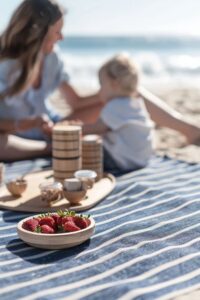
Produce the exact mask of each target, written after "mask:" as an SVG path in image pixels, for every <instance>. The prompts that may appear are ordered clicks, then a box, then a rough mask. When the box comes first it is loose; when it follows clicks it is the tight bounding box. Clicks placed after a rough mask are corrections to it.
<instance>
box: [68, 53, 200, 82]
mask: <svg viewBox="0 0 200 300" xmlns="http://www.w3.org/2000/svg"><path fill="white" fill-rule="evenodd" d="M113 54H114V53H111V52H110V53H109V52H107V53H102V54H97V55H91V53H90V54H83V53H82V54H80V53H79V54H74V55H73V54H70V53H67V52H65V53H64V55H63V58H64V61H65V65H66V69H67V72H68V73H69V76H70V78H71V82H72V83H73V84H74V85H76V86H79V87H86V88H97V87H99V83H98V70H99V68H100V66H101V65H102V64H103V63H104V62H105V61H106V60H107V59H108V58H110V57H111V56H112V55H113ZM129 54H130V56H131V57H132V58H133V59H134V60H135V61H136V62H137V64H138V65H139V69H140V73H141V81H142V82H144V83H148V82H152V81H155V82H157V81H168V82H169V83H170V82H173V81H175V80H176V81H184V82H188V84H191V83H192V84H193V85H194V84H196V85H199V83H200V55H199V56H192V55H186V54H171V55H161V54H159V53H155V52H148V51H145V52H140V53H137V54H133V53H129Z"/></svg>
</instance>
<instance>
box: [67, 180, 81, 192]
mask: <svg viewBox="0 0 200 300" xmlns="http://www.w3.org/2000/svg"><path fill="white" fill-rule="evenodd" d="M63 186H64V189H66V190H67V191H80V190H81V188H82V182H81V181H80V180H79V179H77V178H68V179H65V180H64V183H63Z"/></svg>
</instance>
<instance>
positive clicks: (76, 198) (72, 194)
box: [63, 189, 87, 204]
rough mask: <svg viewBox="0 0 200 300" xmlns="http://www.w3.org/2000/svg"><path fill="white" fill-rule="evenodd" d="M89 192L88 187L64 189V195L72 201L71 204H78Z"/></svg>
mask: <svg viewBox="0 0 200 300" xmlns="http://www.w3.org/2000/svg"><path fill="white" fill-rule="evenodd" d="M86 193H87V190H86V189H82V190H80V191H67V190H66V189H63V195H64V197H65V198H66V199H67V200H68V201H69V202H70V203H71V204H78V203H79V202H80V201H81V200H83V199H84V198H85V195H86Z"/></svg>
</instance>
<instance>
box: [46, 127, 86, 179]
mask: <svg viewBox="0 0 200 300" xmlns="http://www.w3.org/2000/svg"><path fill="white" fill-rule="evenodd" d="M81 134H82V128H81V127H80V126H69V125H56V126H54V129H53V141H52V148H53V149H52V156H53V171H54V178H55V180H56V181H60V182H63V180H64V179H66V178H71V177H73V176H74V172H75V171H77V170H81V167H82V159H81V155H82V142H81Z"/></svg>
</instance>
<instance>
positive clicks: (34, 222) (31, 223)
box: [22, 219, 39, 231]
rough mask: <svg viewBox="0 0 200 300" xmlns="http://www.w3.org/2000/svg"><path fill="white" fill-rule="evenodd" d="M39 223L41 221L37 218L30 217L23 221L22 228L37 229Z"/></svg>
mask: <svg viewBox="0 0 200 300" xmlns="http://www.w3.org/2000/svg"><path fill="white" fill-rule="evenodd" d="M38 225H39V221H38V220H37V219H29V220H27V221H25V222H24V223H23V225H22V228H24V229H26V230H28V231H36V229H37V227H38Z"/></svg>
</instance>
